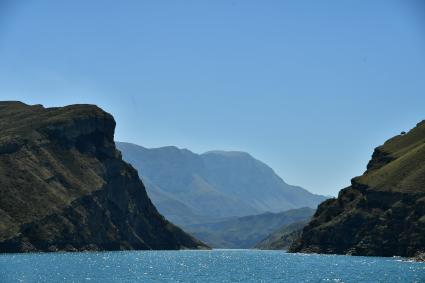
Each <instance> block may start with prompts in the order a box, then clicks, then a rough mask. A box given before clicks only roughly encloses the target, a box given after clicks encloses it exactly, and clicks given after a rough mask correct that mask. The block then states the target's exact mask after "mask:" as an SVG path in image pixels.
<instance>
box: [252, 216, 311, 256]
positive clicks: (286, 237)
mask: <svg viewBox="0 0 425 283" xmlns="http://www.w3.org/2000/svg"><path fill="white" fill-rule="evenodd" d="M310 216H312V215H310ZM309 220H310V217H308V218H306V219H305V220H302V221H298V222H294V223H290V224H286V225H283V226H282V227H281V228H280V229H278V230H276V231H274V232H272V233H271V234H270V235H268V236H267V237H266V238H265V239H263V240H262V241H260V242H259V243H257V244H256V245H255V246H254V249H260V250H287V249H289V247H290V246H291V245H292V244H293V243H294V241H295V240H297V239H299V237H300V236H301V233H302V230H303V228H304V227H305V226H306V225H307V224H308V222H309Z"/></svg>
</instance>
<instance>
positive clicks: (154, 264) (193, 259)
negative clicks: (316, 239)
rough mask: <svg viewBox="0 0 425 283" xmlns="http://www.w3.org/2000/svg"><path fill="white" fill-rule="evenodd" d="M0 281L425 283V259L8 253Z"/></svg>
mask: <svg viewBox="0 0 425 283" xmlns="http://www.w3.org/2000/svg"><path fill="white" fill-rule="evenodd" d="M0 282H2V283H3V282H6V283H7V282H200V283H206V282H244V283H245V282H425V264H424V263H417V262H406V261H401V260H399V259H396V258H377V257H349V256H336V255H304V254H288V253H285V252H283V251H258V250H212V251H124V252H100V253H93V252H86V253H40V254H3V255H0Z"/></svg>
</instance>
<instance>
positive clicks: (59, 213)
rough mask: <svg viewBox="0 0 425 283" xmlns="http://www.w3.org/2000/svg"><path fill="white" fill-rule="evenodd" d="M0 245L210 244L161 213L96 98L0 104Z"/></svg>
mask: <svg viewBox="0 0 425 283" xmlns="http://www.w3.org/2000/svg"><path fill="white" fill-rule="evenodd" d="M0 129H1V132H0V252H26V251H57V250H66V251H79V250H122V249H181V248H205V247H206V246H205V245H204V244H203V243H201V242H199V241H197V240H196V239H194V238H192V237H191V236H189V235H188V234H186V233H185V232H183V231H182V230H181V229H180V228H178V227H176V226H174V225H173V224H172V223H170V222H168V221H167V220H166V219H164V217H163V216H161V215H160V214H159V213H158V212H157V210H156V208H155V207H154V206H153V204H152V203H151V201H150V200H149V198H148V196H147V194H146V191H145V188H144V185H143V183H142V182H141V181H140V179H139V176H138V174H137V171H136V170H135V169H134V168H133V167H131V166H130V165H129V164H127V163H125V162H124V161H122V159H121V154H120V152H119V151H117V150H116V148H115V143H114V129H115V121H114V119H113V117H112V116H111V115H109V114H108V113H106V112H104V111H102V110H101V109H100V108H98V107H96V106H92V105H72V106H67V107H63V108H43V107H42V106H40V105H35V106H29V105H26V104H23V103H20V102H1V103H0Z"/></svg>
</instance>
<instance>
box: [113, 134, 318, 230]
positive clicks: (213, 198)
mask: <svg viewBox="0 0 425 283" xmlns="http://www.w3.org/2000/svg"><path fill="white" fill-rule="evenodd" d="M117 147H118V148H119V150H121V152H122V154H123V158H124V159H125V160H127V161H128V162H129V163H130V164H132V165H133V166H134V167H135V168H136V169H137V170H138V171H139V174H140V176H141V178H142V179H143V180H144V182H145V183H146V184H147V189H148V194H149V195H150V197H151V198H152V201H153V203H154V204H155V206H156V207H157V208H158V210H159V211H160V212H161V213H163V214H164V215H165V216H166V217H167V218H168V219H170V220H171V221H173V222H174V223H177V224H179V225H182V226H183V227H184V228H186V227H188V225H190V224H196V223H206V222H211V221H212V220H217V219H226V218H229V217H241V216H247V215H254V214H261V213H264V212H274V213H276V212H281V211H285V210H288V209H295V208H300V207H311V208H316V207H317V205H318V204H319V203H320V202H321V201H323V200H325V199H326V197H324V196H319V195H314V194H312V193H310V192H308V191H307V190H304V189H302V188H300V187H296V186H291V185H288V184H286V183H285V182H284V181H283V180H282V179H281V178H280V177H279V176H278V175H277V174H276V173H275V172H274V171H273V170H272V169H271V168H270V167H268V166H267V165H266V164H264V163H262V162H261V161H259V160H256V159H255V158H253V157H252V156H251V155H249V154H248V153H244V152H234V151H231V152H226V151H210V152H206V153H204V154H195V153H193V152H191V151H189V150H187V149H179V148H177V147H174V146H168V147H161V148H153V149H147V148H144V147H141V146H138V145H135V144H131V143H122V142H119V143H117ZM176 207H182V208H183V209H179V210H177V209H175V208H176Z"/></svg>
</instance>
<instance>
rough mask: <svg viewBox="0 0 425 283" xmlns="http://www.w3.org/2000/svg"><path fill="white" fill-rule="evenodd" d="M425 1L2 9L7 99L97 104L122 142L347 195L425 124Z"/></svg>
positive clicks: (57, 4) (66, 4)
mask: <svg viewBox="0 0 425 283" xmlns="http://www.w3.org/2000/svg"><path fill="white" fill-rule="evenodd" d="M423 3H424V2H423V1H420V0H351V1H348V0H323V1H317V0H311V1H304V0H294V1H284V0H282V1H267V0H266V1H260V0H257V1H250V0H240V1H220V0H214V1H201V0H198V1H161V0H158V1H157V0H155V1H100V0H97V1H95V0H93V1H83V0H73V1H56V0H50V1H47V0H39V1H12V0H10V1H7V0H0V99H2V100H21V101H24V102H26V103H30V104H35V103H41V104H44V105H45V106H59V105H65V104H71V103H92V104H97V105H99V106H101V107H102V108H104V109H105V110H107V111H108V112H110V113H112V114H113V115H114V116H115V118H116V120H117V123H118V125H117V131H116V139H117V140H121V141H128V142H134V143H137V144H140V145H143V146H147V147H158V146H164V145H176V146H179V147H184V148H188V149H191V150H193V151H195V152H198V153H201V152H204V151H208V150H212V149H224V150H243V151H247V152H249V153H251V154H252V155H253V156H255V157H256V158H258V159H260V160H262V161H264V162H266V163H267V164H269V165H270V166H271V167H273V168H274V169H275V170H276V172H277V173H278V174H279V175H280V176H281V177H282V178H283V179H284V180H285V181H286V182H288V183H290V184H296V185H301V186H303V187H305V188H307V189H309V190H310V191H312V192H315V193H321V194H328V195H336V194H337V192H338V191H339V190H340V189H341V188H343V187H345V186H347V185H349V181H350V179H351V178H352V177H353V176H356V175H359V174H361V173H362V172H363V171H364V169H365V167H366V164H367V161H368V160H369V158H370V155H371V154H372V151H373V148H374V147H376V146H378V145H380V144H382V143H383V142H384V141H385V140H386V139H388V138H390V137H392V136H394V135H396V134H398V133H400V132H401V131H404V130H408V129H410V128H412V127H413V126H414V125H415V124H416V123H417V122H419V121H421V120H423V119H425V94H424V90H425V30H424V29H425V6H424V4H423Z"/></svg>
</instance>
